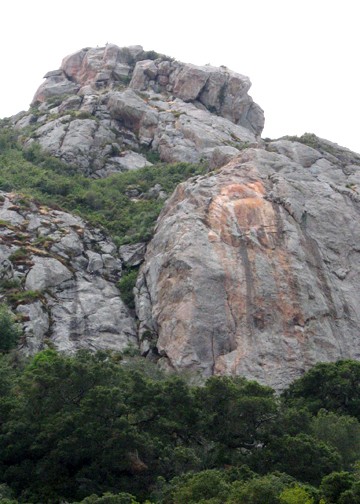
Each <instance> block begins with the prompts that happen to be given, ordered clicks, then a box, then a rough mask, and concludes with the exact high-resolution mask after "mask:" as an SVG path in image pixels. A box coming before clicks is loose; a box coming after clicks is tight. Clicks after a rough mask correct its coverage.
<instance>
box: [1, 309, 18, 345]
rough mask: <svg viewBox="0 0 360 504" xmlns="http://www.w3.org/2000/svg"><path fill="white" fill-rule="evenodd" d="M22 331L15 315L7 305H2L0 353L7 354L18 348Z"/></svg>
mask: <svg viewBox="0 0 360 504" xmlns="http://www.w3.org/2000/svg"><path fill="white" fill-rule="evenodd" d="M20 336H21V330H20V328H19V326H18V325H17V323H16V322H15V317H14V315H13V314H12V313H11V312H10V310H9V308H8V307H7V306H6V305H5V304H0V352H3V353H6V352H9V351H10V350H12V349H13V348H15V347H16V345H17V342H18V340H19V338H20Z"/></svg>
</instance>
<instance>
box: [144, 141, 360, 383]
mask: <svg viewBox="0 0 360 504" xmlns="http://www.w3.org/2000/svg"><path fill="white" fill-rule="evenodd" d="M322 145H323V146H324V149H319V150H318V149H317V148H316V149H315V148H311V147H308V146H306V145H303V144H300V143H296V142H288V141H278V142H273V143H271V144H270V146H269V149H270V150H272V151H276V152H268V151H265V150H260V149H247V150H245V151H243V152H242V153H241V154H240V155H239V156H238V157H237V158H235V159H234V160H233V161H231V162H230V163H229V164H228V165H226V166H225V167H223V168H222V169H221V170H220V171H219V172H218V173H217V174H214V175H212V176H209V177H199V178H198V179H194V180H191V181H188V182H185V183H183V184H180V186H178V188H177V190H176V191H175V193H174V194H173V196H172V197H171V198H170V200H169V201H168V203H167V206H166V207H165V209H164V210H163V212H162V214H161V216H160V219H159V222H158V225H157V229H156V233H155V236H154V238H153V240H152V241H151V242H150V244H149V245H148V249H147V253H146V257H145V263H144V265H143V266H142V268H141V272H140V275H139V278H138V282H137V291H136V292H137V294H136V306H137V314H138V317H139V320H140V333H141V334H143V336H142V338H143V339H144V338H145V340H144V341H143V344H142V345H143V351H144V353H147V352H148V351H149V345H148V343H147V341H146V340H147V339H148V338H151V339H152V341H153V343H154V341H155V343H156V347H157V351H158V352H159V354H160V356H161V359H160V361H163V362H165V363H167V364H168V365H169V366H171V367H173V368H176V369H183V368H189V369H193V370H200V371H201V372H202V373H203V374H204V375H206V376H209V375H211V374H229V375H237V374H240V375H245V376H246V377H248V378H251V379H256V380H259V381H260V382H262V383H266V384H268V385H271V386H273V387H275V388H277V389H281V388H283V387H284V386H286V385H287V384H289V383H290V382H291V381H292V380H293V379H294V378H296V377H298V376H299V375H300V374H301V373H302V372H303V371H304V370H306V369H308V368H309V367H311V366H312V365H314V364H315V363H316V362H318V361H334V360H337V359H339V358H353V359H359V358H360V342H359V338H358V334H359V323H360V320H359V310H358V307H359V305H360V291H359V289H358V281H359V276H360V248H359V243H358V237H359V236H360V219H359V212H360V203H359V202H360V195H359V193H358V191H359V189H360V156H356V155H354V154H353V155H352V156H351V153H350V152H349V151H346V150H345V149H340V148H338V147H337V146H335V145H330V146H329V144H328V143H327V144H326V143H323V144H322ZM329 151H330V152H329ZM339 229H341V233H339ZM141 334H140V337H141Z"/></svg>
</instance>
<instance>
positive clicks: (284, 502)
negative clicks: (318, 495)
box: [279, 485, 315, 504]
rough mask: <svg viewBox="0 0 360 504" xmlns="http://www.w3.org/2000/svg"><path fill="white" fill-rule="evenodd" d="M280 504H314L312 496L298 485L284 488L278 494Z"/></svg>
mask: <svg viewBox="0 0 360 504" xmlns="http://www.w3.org/2000/svg"><path fill="white" fill-rule="evenodd" d="M279 501H280V504H314V502H315V501H314V498H313V497H312V496H311V495H310V493H309V492H308V491H307V490H306V489H305V488H304V487H301V486H299V485H294V486H292V487H289V488H285V489H284V490H283V491H282V492H281V494H280V495H279Z"/></svg>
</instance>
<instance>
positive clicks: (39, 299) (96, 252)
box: [0, 193, 137, 354]
mask: <svg viewBox="0 0 360 504" xmlns="http://www.w3.org/2000/svg"><path fill="white" fill-rule="evenodd" d="M1 196H2V198H1V202H0V219H1V222H2V226H1V228H0V240H1V244H0V280H2V281H7V282H8V285H10V284H11V283H13V286H12V287H11V285H10V287H8V288H7V289H10V290H4V291H3V292H2V298H3V299H4V298H5V299H6V298H8V300H9V302H10V304H11V306H12V307H13V309H14V310H16V311H17V312H18V313H19V314H20V315H21V317H22V320H23V328H24V341H23V342H22V349H23V351H24V352H25V353H29V354H33V353H35V352H37V351H39V350H41V349H42V348H43V347H44V344H45V343H46V341H47V340H50V341H51V342H52V343H53V344H54V345H55V346H56V348H58V349H59V350H66V351H75V350H77V349H79V348H89V349H92V350H96V349H100V348H102V349H113V350H123V349H124V348H126V347H127V346H128V345H136V344H137V337H136V328H135V322H134V320H133V317H132V316H131V314H130V313H129V311H128V309H127V308H126V306H125V305H124V303H123V302H122V300H121V298H120V292H119V290H118V288H117V286H116V285H117V282H118V280H119V279H120V277H121V270H122V263H121V260H120V258H119V256H118V254H117V249H116V246H115V245H114V243H113V242H112V241H111V240H110V239H109V238H107V237H106V236H105V234H104V233H103V232H102V231H100V230H97V229H95V228H92V227H91V226H89V225H87V224H86V223H85V222H84V221H83V220H82V219H81V218H80V217H77V216H74V215H71V214H67V213H65V212H62V211H59V210H53V209H50V208H47V207H41V206H37V205H35V204H34V203H31V204H30V205H28V204H26V205H22V203H21V199H20V198H18V197H17V196H16V195H15V194H6V193H2V194H1ZM9 282H10V284H9Z"/></svg>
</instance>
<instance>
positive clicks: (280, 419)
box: [0, 350, 360, 504]
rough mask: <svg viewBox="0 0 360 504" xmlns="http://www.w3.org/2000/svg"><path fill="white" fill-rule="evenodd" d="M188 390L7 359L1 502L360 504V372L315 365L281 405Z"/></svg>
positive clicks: (137, 364) (122, 366)
mask: <svg viewBox="0 0 360 504" xmlns="http://www.w3.org/2000/svg"><path fill="white" fill-rule="evenodd" d="M319 376H321V377H322V382H321V384H320V386H319V381H318V380H319ZM190 382H191V380H189V377H182V376H178V375H176V374H173V375H164V374H162V373H161V372H160V371H159V369H158V368H157V367H156V366H155V365H152V364H151V363H149V362H147V361H146V360H143V359H140V358H137V357H132V358H130V357H128V356H124V355H120V354H112V353H107V352H100V353H97V354H90V353H86V352H80V353H78V354H77V355H74V356H65V355H61V354H58V353H56V352H55V351H53V350H45V351H43V352H41V353H39V354H38V355H37V356H35V357H33V358H32V359H30V360H27V361H24V360H23V359H21V358H20V357H19V355H18V354H17V353H16V352H15V353H14V352H13V353H11V352H10V353H9V352H8V353H4V354H3V355H2V357H1V358H0V403H1V407H0V502H2V503H8V504H9V503H14V502H24V503H25V502H26V503H33V504H35V503H52V504H55V503H61V502H82V503H83V504H85V503H89V504H90V503H104V504H105V503H114V504H115V503H123V504H125V503H130V504H131V503H132V504H136V503H144V502H151V503H159V504H160V503H161V504H195V503H196V504H311V503H312V504H318V503H322V504H324V503H326V504H330V503H339V504H349V503H358V502H359V497H360V468H359V462H358V461H359V460H360V424H359V413H360V412H359V410H358V409H357V407H356V406H355V405H356V404H357V403H358V401H359V392H358V386H359V383H360V363H358V362H352V361H341V362H338V363H336V364H319V365H317V366H316V367H315V368H314V369H313V370H311V371H310V372H309V373H307V374H306V375H305V376H304V377H303V378H301V379H299V380H297V381H296V382H295V383H293V384H292V385H291V386H290V387H289V388H288V390H286V391H285V392H284V394H283V395H282V396H281V397H277V396H276V395H275V394H274V391H273V390H271V389H270V388H268V387H264V386H261V385H259V384H258V383H256V382H251V381H247V380H245V379H243V378H241V377H236V378H229V377H211V378H209V379H208V380H207V381H206V383H205V384H204V385H203V386H194V385H191V384H190ZM325 382H326V383H328V384H329V387H332V389H333V390H335V391H338V393H336V394H332V395H331V396H330V395H329V393H328V388H327V387H325V386H323V385H322V384H323V383H325ZM354 384H355V385H356V386H355V387H354ZM1 497H2V500H1Z"/></svg>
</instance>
